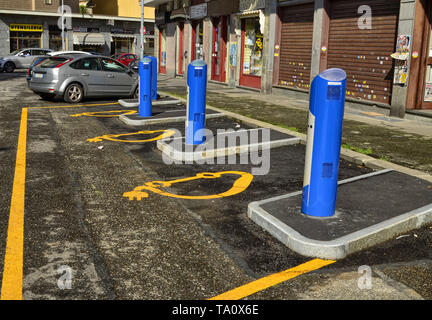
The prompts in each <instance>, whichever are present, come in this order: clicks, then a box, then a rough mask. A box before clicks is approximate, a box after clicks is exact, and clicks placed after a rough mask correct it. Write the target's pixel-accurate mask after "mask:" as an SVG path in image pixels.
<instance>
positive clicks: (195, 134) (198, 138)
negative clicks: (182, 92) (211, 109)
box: [186, 60, 207, 145]
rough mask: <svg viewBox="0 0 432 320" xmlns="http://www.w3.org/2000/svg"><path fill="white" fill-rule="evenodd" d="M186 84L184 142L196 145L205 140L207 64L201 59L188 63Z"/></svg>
mask: <svg viewBox="0 0 432 320" xmlns="http://www.w3.org/2000/svg"><path fill="white" fill-rule="evenodd" d="M187 85H188V95H187V110H186V144H192V145H198V144H201V143H203V142H204V140H205V135H204V129H205V105H206V90H207V64H206V63H205V62H204V61H203V60H194V61H192V62H191V63H190V64H189V66H188V73H187Z"/></svg>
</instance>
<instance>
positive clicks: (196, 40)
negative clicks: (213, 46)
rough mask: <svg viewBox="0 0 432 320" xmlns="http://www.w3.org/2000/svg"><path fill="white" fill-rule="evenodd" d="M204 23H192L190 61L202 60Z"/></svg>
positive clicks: (201, 21)
mask: <svg viewBox="0 0 432 320" xmlns="http://www.w3.org/2000/svg"><path fill="white" fill-rule="evenodd" d="M203 44H204V22H203V20H200V21H195V22H193V23H192V57H191V58H192V61H193V60H197V59H201V60H204V51H203V49H204V48H203Z"/></svg>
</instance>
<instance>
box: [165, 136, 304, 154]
mask: <svg viewBox="0 0 432 320" xmlns="http://www.w3.org/2000/svg"><path fill="white" fill-rule="evenodd" d="M256 130H260V129H250V130H245V131H247V132H248V133H250V132H251V131H256ZM228 134H230V133H222V134H220V135H228ZM233 134H234V135H236V134H238V132H233ZM184 139H185V138H184V137H180V138H176V139H174V140H178V142H177V143H178V144H179V146H181V147H182V148H181V150H177V149H176V148H174V146H173V145H172V144H175V143H176V142H175V141H174V140H173V141H170V143H169V144H168V143H167V139H164V140H159V141H158V142H157V148H158V149H159V150H160V151H162V153H164V154H165V155H167V156H168V157H169V158H171V159H173V160H176V161H200V160H205V159H211V158H216V157H225V156H230V155H234V154H244V153H250V152H257V151H260V150H264V149H273V148H278V147H282V146H287V145H293V144H298V143H300V139H299V138H297V137H294V138H287V139H279V140H271V141H266V142H258V143H254V144H247V145H239V146H237V145H233V146H228V147H225V148H216V149H206V148H205V146H203V150H199V151H193V150H190V151H188V150H185V148H183V147H184V146H185V143H184ZM217 140H218V138H217V136H216V137H214V138H213V145H215V143H214V142H215V141H217Z"/></svg>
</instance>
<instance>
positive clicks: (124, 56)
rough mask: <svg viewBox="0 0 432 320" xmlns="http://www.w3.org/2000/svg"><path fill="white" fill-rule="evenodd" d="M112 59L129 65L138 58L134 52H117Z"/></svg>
mask: <svg viewBox="0 0 432 320" xmlns="http://www.w3.org/2000/svg"><path fill="white" fill-rule="evenodd" d="M111 58H112V59H114V60H117V61H118V62H120V63H121V64H124V65H125V66H126V67H128V66H129V63H131V62H132V61H134V60H135V59H136V58H138V57H137V56H136V55H134V54H133V53H117V54H115V55H113V56H111Z"/></svg>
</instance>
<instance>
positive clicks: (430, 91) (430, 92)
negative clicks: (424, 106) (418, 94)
mask: <svg viewBox="0 0 432 320" xmlns="http://www.w3.org/2000/svg"><path fill="white" fill-rule="evenodd" d="M424 101H429V102H432V83H426V88H425V97H424Z"/></svg>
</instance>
